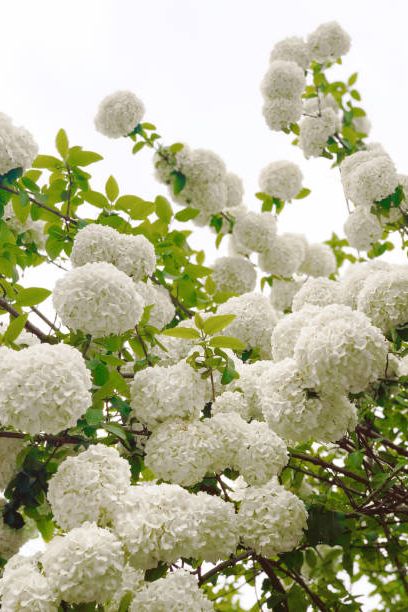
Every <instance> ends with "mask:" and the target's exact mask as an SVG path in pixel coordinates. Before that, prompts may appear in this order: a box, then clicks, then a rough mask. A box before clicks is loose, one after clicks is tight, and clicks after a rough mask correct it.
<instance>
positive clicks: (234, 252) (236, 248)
mask: <svg viewBox="0 0 408 612" xmlns="http://www.w3.org/2000/svg"><path fill="white" fill-rule="evenodd" d="M251 253H252V249H249V248H248V247H246V246H244V245H243V244H242V243H241V242H239V240H238V239H237V236H236V234H230V235H229V240H228V255H229V256H230V257H241V256H243V257H249V256H250V255H251Z"/></svg>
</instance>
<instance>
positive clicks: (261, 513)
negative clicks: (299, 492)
mask: <svg viewBox="0 0 408 612" xmlns="http://www.w3.org/2000/svg"><path fill="white" fill-rule="evenodd" d="M306 521H307V511H306V508H305V506H304V504H303V502H302V501H301V500H300V499H299V498H298V497H297V496H296V495H294V494H293V493H291V492H290V491H288V490H287V489H285V488H284V487H283V486H282V485H280V484H279V482H278V480H277V479H276V478H273V479H272V480H270V481H269V482H267V483H266V484H264V485H262V486H259V487H248V488H247V489H246V490H245V496H244V499H243V500H242V502H241V505H240V509H239V512H238V525H239V532H240V535H241V539H242V541H243V543H244V545H245V546H248V547H249V548H253V549H254V550H255V551H256V552H257V553H258V554H260V555H264V556H265V557H272V556H273V555H276V554H278V553H282V552H288V551H290V550H293V549H294V548H296V546H297V545H298V544H299V543H300V541H301V539H302V536H303V530H304V529H306Z"/></svg>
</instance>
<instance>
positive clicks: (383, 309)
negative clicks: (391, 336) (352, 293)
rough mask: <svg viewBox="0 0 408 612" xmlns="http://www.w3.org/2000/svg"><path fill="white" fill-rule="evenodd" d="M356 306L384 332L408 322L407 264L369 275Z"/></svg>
mask: <svg viewBox="0 0 408 612" xmlns="http://www.w3.org/2000/svg"><path fill="white" fill-rule="evenodd" d="M357 308H358V310H360V311H362V312H364V313H365V314H366V315H367V317H368V318H369V319H370V321H371V322H372V324H373V325H376V326H377V327H379V328H380V329H382V330H383V332H384V333H388V332H389V331H390V330H391V329H392V328H393V327H402V326H404V325H405V324H406V323H408V269H407V268H406V267H405V266H404V267H401V268H400V269H398V268H396V269H394V270H390V271H384V272H381V271H380V272H376V273H375V274H372V275H370V276H368V277H367V279H366V280H365V281H364V284H363V286H362V288H361V291H360V292H359V294H358V297H357Z"/></svg>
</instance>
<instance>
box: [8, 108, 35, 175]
mask: <svg viewBox="0 0 408 612" xmlns="http://www.w3.org/2000/svg"><path fill="white" fill-rule="evenodd" d="M37 153H38V146H37V143H36V142H35V141H34V139H33V137H32V135H31V134H30V132H28V131H27V130H26V129H25V128H23V127H16V126H14V125H13V122H12V120H11V119H10V117H8V116H7V115H5V114H4V113H0V176H1V175H2V174H7V173H8V172H10V170H14V169H15V168H22V169H23V170H27V168H30V166H31V165H32V163H33V161H34V159H35V158H36V157H37Z"/></svg>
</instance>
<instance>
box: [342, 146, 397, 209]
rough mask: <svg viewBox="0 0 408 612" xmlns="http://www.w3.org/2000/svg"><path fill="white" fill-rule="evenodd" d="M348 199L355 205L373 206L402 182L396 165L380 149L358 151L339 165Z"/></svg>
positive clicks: (375, 147)
mask: <svg viewBox="0 0 408 612" xmlns="http://www.w3.org/2000/svg"><path fill="white" fill-rule="evenodd" d="M340 170H341V178H342V182H343V187H344V192H345V194H346V197H348V198H350V200H352V201H353V202H354V204H355V205H356V206H370V205H371V204H372V203H373V202H376V201H379V200H383V199H384V198H386V197H387V196H389V195H391V194H392V193H394V191H395V189H396V187H397V186H398V183H399V180H398V175H397V173H396V170H395V166H394V163H393V162H392V160H391V158H390V157H389V155H387V153H385V151H384V149H383V148H382V147H381V146H378V145H376V146H374V147H373V148H372V149H370V150H368V151H358V152H357V153H354V154H353V155H350V156H349V157H347V158H346V159H345V160H344V161H343V162H342V164H341V166H340Z"/></svg>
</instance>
